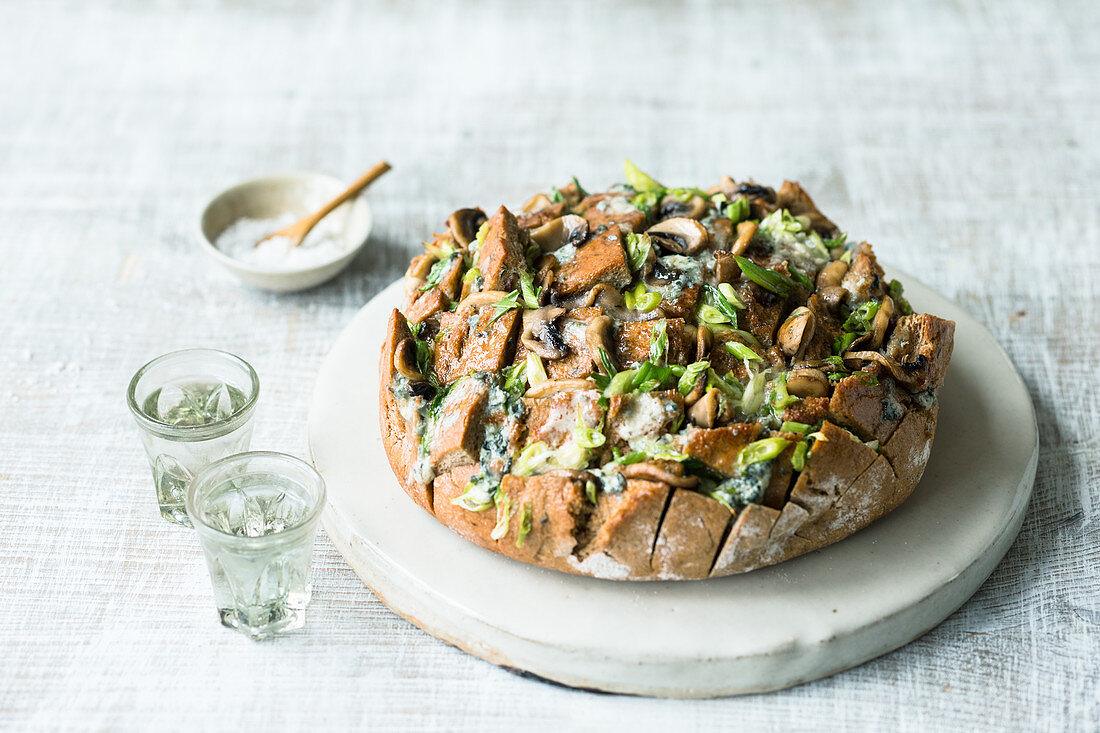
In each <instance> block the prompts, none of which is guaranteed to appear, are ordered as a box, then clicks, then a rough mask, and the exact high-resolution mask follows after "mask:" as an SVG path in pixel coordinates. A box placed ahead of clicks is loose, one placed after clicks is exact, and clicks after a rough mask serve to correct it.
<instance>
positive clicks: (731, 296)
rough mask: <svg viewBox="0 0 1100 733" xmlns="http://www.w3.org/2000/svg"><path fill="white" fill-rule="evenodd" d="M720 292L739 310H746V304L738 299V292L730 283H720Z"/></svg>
mask: <svg viewBox="0 0 1100 733" xmlns="http://www.w3.org/2000/svg"><path fill="white" fill-rule="evenodd" d="M718 292H720V293H721V294H722V297H723V298H725V300H726V302H727V303H729V304H730V305H732V306H733V307H734V308H737V309H739V310H745V304H744V303H743V302H742V301H741V298H740V297H738V295H737V291H736V290H734V289H733V285H731V284H729V283H718Z"/></svg>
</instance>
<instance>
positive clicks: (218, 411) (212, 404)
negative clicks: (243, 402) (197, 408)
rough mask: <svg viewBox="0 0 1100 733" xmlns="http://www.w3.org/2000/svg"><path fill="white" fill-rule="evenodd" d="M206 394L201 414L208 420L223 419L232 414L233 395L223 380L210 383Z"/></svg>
mask: <svg viewBox="0 0 1100 733" xmlns="http://www.w3.org/2000/svg"><path fill="white" fill-rule="evenodd" d="M209 390H210V391H209V392H208V393H207V394H206V400H205V404H204V405H203V414H204V417H206V419H207V420H209V421H214V420H225V419H226V418H228V417H230V416H231V415H232V414H233V395H232V394H230V392H229V386H228V385H226V384H225V383H224V382H223V383H219V384H214V385H210V387H209Z"/></svg>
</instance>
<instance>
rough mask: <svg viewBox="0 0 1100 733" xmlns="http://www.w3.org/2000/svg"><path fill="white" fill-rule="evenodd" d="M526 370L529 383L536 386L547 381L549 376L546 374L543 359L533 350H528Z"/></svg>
mask: <svg viewBox="0 0 1100 733" xmlns="http://www.w3.org/2000/svg"><path fill="white" fill-rule="evenodd" d="M526 367H527V368H526V369H525V370H524V372H525V373H526V375H527V383H528V384H530V385H531V386H532V387H534V386H535V385H536V384H538V383H540V382H545V381H546V380H547V379H548V377H547V376H546V368H545V367H543V365H542V359H541V358H540V357H539V355H538V354H536V353H535V352H533V351H529V352H527V365H526Z"/></svg>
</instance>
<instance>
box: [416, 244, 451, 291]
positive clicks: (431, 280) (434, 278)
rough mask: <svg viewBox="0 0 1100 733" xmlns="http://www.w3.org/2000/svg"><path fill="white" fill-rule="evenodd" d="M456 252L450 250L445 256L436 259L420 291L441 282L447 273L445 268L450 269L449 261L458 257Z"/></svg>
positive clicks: (429, 288)
mask: <svg viewBox="0 0 1100 733" xmlns="http://www.w3.org/2000/svg"><path fill="white" fill-rule="evenodd" d="M458 256H459V255H458V253H457V252H455V251H453V250H452V251H451V253H450V254H448V255H447V256H446V257H444V258H443V259H441V260H436V262H435V264H434V265H432V269H431V270H429V271H428V278H427V280H425V281H424V284H423V285H421V286H420V290H421V291H426V290H431V289H432V288H434V287H435V286H437V285H439V283H441V282H443V276H444V275H446V274H447V270H448V269H450V267H451V263H452V262H454V261H455V259H457V258H458Z"/></svg>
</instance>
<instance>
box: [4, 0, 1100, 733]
mask: <svg viewBox="0 0 1100 733" xmlns="http://www.w3.org/2000/svg"><path fill="white" fill-rule="evenodd" d="M1098 38H1100V6H1098V5H1097V4H1096V3H1095V2H1090V1H1089V0H1079V1H1078V2H1058V3H1029V2H1024V1H1023V0H1010V1H1006V2H1001V3H992V2H989V3H983V2H975V3H958V2H948V1H944V2H933V3H920V4H912V5H910V4H906V3H900V2H899V3H891V2H874V1H872V0H865V1H859V0H857V1H852V2H846V1H842V0H833V1H826V2H822V3H814V2H808V1H807V2H794V3H758V4H754V5H747V4H746V5H742V4H732V3H719V2H702V1H700V2H683V3H671V2H669V3H664V2H643V3H626V2H607V3H601V4H595V3H591V4H590V3H586V2H581V1H579V0H576V1H574V0H563V1H562V2H558V3H555V4H553V5H552V6H545V5H539V6H536V5H534V4H526V3H525V4H519V3H516V4H512V3H506V2H503V0H498V1H497V2H484V3H481V2H478V3H457V2H454V3H411V2H408V3H397V2H392V1H391V2H376V3H352V2H335V3H327V4H323V5H322V4H315V3H311V2H305V1H304V0H303V1H301V2H295V1H293V0H287V1H284V2H273V3H269V2H260V1H259V0H243V1H238V2H227V3H224V4H219V3H214V2H199V3H183V2H179V1H178V0H169V1H168V2H162V3H156V4H151V3H150V4H145V3H127V2H101V3H77V2H70V3H45V2H43V3H33V4H32V3H16V2H6V3H0V99H2V100H3V102H2V104H0V223H2V225H3V231H4V235H5V236H4V237H3V240H2V244H0V247H2V248H3V249H2V251H3V266H2V267H0V316H2V319H3V323H4V324H5V326H6V328H7V331H8V335H7V338H5V339H4V340H3V342H0V365H2V367H3V369H4V373H5V376H4V378H3V379H2V380H0V396H2V399H0V440H2V445H3V458H2V459H0V486H2V487H3V491H2V492H0V608H2V609H3V617H4V622H3V624H2V625H0V725H2V726H4V727H9V728H12V729H46V728H99V729H103V728H110V729H119V730H127V729H146V728H152V727H154V726H156V727H160V728H176V727H192V728H200V727H201V728H204V729H214V728H230V727H235V728H241V727H244V726H246V725H247V726H248V727H253V728H259V727H260V726H268V727H276V726H277V727H280V728H284V727H285V728H302V727H305V726H306V725H307V724H318V723H319V724H323V725H326V726H329V727H334V728H348V727H355V726H362V725H364V724H370V725H372V726H373V727H378V728H387V729H397V728H400V729H424V730H435V729H444V728H445V729H452V730H477V731H494V730H515V729H516V728H517V727H519V726H521V725H522V726H525V727H530V728H532V729H547V728H555V729H561V728H568V729H578V730H609V729H617V728H619V727H622V726H625V725H628V724H629V726H630V727H631V728H634V729H653V730H657V729H661V730H670V729H684V728H711V727H721V726H724V725H736V726H737V727H743V728H748V729H753V728H771V729H783V730H795V729H799V730H802V729H806V728H812V727H819V728H822V729H829V730H832V729H836V728H838V727H844V728H850V729H866V730H894V729H899V730H914V731H917V730H920V731H924V730H935V729H958V730H983V729H990V730H995V729H1006V728H1011V729H1021V730H1051V731H1062V730H1092V729H1095V727H1096V721H1097V720H1098V719H1100V571H1098V570H1097V567H1098V564H1100V562H1098V561H1100V550H1098V549H1097V548H1098V547H1100V543H1098V542H1097V540H1098V538H1100V534H1098V527H1100V506H1097V504H1098V503H1100V496H1098V489H1100V435H1098V420H1097V415H1098V414H1100V391H1098V390H1096V389H1094V388H1090V387H1088V385H1090V384H1092V383H1093V382H1094V378H1093V373H1094V370H1095V364H1096V363H1097V362H1098V361H1100V338H1098V337H1097V334H1096V330H1095V327H1094V324H1095V322H1096V320H1097V318H1098V317H1100V286H1098V285H1097V283H1098V282H1100V207H1098V206H1097V199H1098V195H1097V194H1098V184H1097V181H1098V180H1100V151H1098V146H1100V139H1098V134H1097V133H1098V131H1100V92H1098V85H1097V82H1096V77H1097V70H1098V69H1100V42H1098V41H1097V39H1098ZM624 156H629V157H631V158H633V159H634V160H635V161H636V162H637V163H638V164H639V165H641V166H642V167H643V168H645V169H647V170H650V171H652V172H653V173H654V174H655V175H657V176H659V177H660V178H661V179H663V180H665V181H668V182H670V183H684V184H695V183H703V182H706V181H709V180H713V179H717V177H718V176H719V175H721V174H722V173H730V174H734V175H738V176H746V175H751V176H754V177H756V178H757V179H758V180H761V181H765V182H772V183H776V184H778V183H779V182H780V181H781V180H782V178H783V177H788V178H792V179H797V180H800V181H801V182H802V183H803V185H804V186H805V187H806V188H807V189H808V190H809V191H810V192H811V194H812V195H813V196H814V198H815V200H816V201H817V202H818V204H819V205H820V206H821V207H822V209H823V210H824V211H825V212H826V213H827V214H828V215H829V216H830V217H831V218H833V219H834V220H835V221H837V222H838V223H839V224H840V225H841V226H842V228H844V229H847V230H848V231H850V232H852V234H853V236H858V237H862V238H866V239H868V240H870V241H872V242H873V243H874V244H875V248H876V251H877V252H878V253H879V255H880V256H881V257H882V258H883V259H884V260H885V261H887V262H889V263H891V264H894V265H896V266H898V267H901V268H903V269H905V270H908V271H909V272H912V273H915V274H917V275H918V276H919V277H920V278H921V279H923V280H924V281H926V282H928V283H930V284H931V285H933V286H934V287H936V288H937V289H938V290H940V291H941V292H943V293H944V294H946V295H947V296H949V297H951V298H954V299H955V300H956V301H958V302H960V303H961V304H963V305H964V306H965V307H966V308H967V309H968V310H969V311H970V312H972V313H973V314H974V315H975V316H976V317H977V318H978V319H979V320H981V321H982V322H983V323H985V325H986V326H988V327H989V328H990V329H991V330H992V331H993V333H994V334H995V335H996V336H997V337H998V339H999V340H1000V342H1001V343H1002V344H1004V346H1005V348H1006V349H1007V350H1008V352H1009V353H1010V355H1011V356H1012V358H1013V359H1014V360H1015V363H1016V364H1017V366H1018V367H1019V369H1020V372H1021V374H1022V375H1023V377H1024V379H1025V381H1026V382H1027V385H1028V387H1029V388H1030V389H1031V391H1032V394H1033V396H1034V400H1035V405H1036V410H1037V413H1038V420H1039V427H1040V431H1041V434H1042V453H1041V456H1040V464H1039V472H1038V478H1037V483H1036V488H1035V497H1034V499H1033V502H1032V508H1031V513H1030V515H1029V517H1028V518H1027V520H1026V521H1025V524H1024V528H1023V532H1022V534H1021V536H1020V539H1019V540H1018V541H1017V543H1016V544H1015V546H1014V547H1013V549H1012V550H1011V551H1010V553H1009V555H1008V556H1007V558H1006V559H1005V561H1004V562H1003V563H1002V564H1001V565H1000V567H999V568H998V569H997V570H996V571H995V572H994V574H993V576H992V577H991V578H990V580H989V581H988V582H987V583H986V584H985V586H984V587H983V588H982V589H981V591H980V592H979V593H978V594H977V595H976V596H975V597H974V598H973V599H972V600H971V601H970V602H969V603H967V604H966V605H965V606H964V607H963V608H962V609H961V610H960V611H959V612H957V613H956V614H955V615H953V616H952V617H951V618H950V619H948V620H947V621H946V622H945V623H944V624H942V625H941V626H940V627H939V628H937V629H935V630H934V631H932V632H931V633H929V634H927V635H926V636H925V637H923V638H922V639H920V640H918V641H916V642H914V643H913V644H910V645H909V646H907V647H905V648H903V649H901V650H899V651H897V652H895V653H893V654H890V655H887V656H885V657H883V658H881V659H878V660H875V661H873V662H871V663H869V664H866V665H864V666H862V667H859V668H857V669H854V670H851V671H849V672H846V673H843V674H840V675H837V676H835V677H832V678H830V679H826V680H822V681H820V682H816V683H813V684H810V685H806V686H803V687H800V688H797V689H793V690H789V691H787V692H783V693H778V694H774V695H768V696H762V697H752V698H742V699H730V700H722V701H713V702H694V703H684V702H673V701H659V700H647V699H632V698H622V697H609V696H603V695H594V694H590V693H584V692H576V691H569V690H565V689H561V688H557V687H553V686H550V685H546V684H541V683H539V682H536V681H532V680H527V679H521V678H519V677H516V676H514V675H511V674H509V673H508V672H506V671H504V670H501V669H498V668H496V667H493V666H491V665H489V664H486V663H484V662H481V661H479V660H477V659H474V658H473V657H470V656H467V655H465V654H463V653H461V652H458V651H456V650H454V649H452V648H450V647H448V646H446V645H445V644H443V643H442V642H439V641H436V640H435V639H433V638H431V637H429V636H427V635H426V634H423V633H422V632H420V631H419V630H417V629H415V628H413V627H411V626H410V625H409V624H407V623H406V622H404V621H402V620H400V619H399V618H397V617H396V616H394V615H393V614H391V613H390V612H389V611H388V610H387V609H386V608H385V607H384V606H382V604H381V603H380V602H379V601H378V600H377V599H375V598H374V597H373V596H372V594H371V593H370V592H369V591H368V590H367V589H366V588H364V587H363V585H362V584H361V583H360V582H359V580H358V579H357V578H356V577H355V576H354V575H353V574H352V573H351V571H350V570H349V569H348V568H347V566H346V565H345V564H344V563H343V561H342V559H341V558H340V556H339V555H338V554H336V552H335V551H334V550H333V549H332V547H331V545H330V544H329V543H328V542H327V540H326V539H324V538H323V537H322V538H321V539H320V540H319V542H318V558H317V561H316V566H315V571H316V576H315V601H314V603H313V605H312V606H311V608H310V620H309V624H308V627H307V629H306V630H305V631H304V632H302V633H298V634H296V635H292V636H287V637H285V638H283V639H279V640H276V641H274V642H271V643H259V644H257V643H253V642H250V641H249V640H248V639H246V638H244V637H243V636H240V635H237V634H234V633H232V632H229V631H227V630H224V629H222V628H221V627H220V626H218V625H217V622H216V620H215V614H214V611H213V606H212V603H211V595H210V586H209V581H208V578H207V573H206V568H205V566H204V563H203V561H202V558H201V554H200V551H199V548H198V545H197V543H196V542H195V540H194V538H193V537H192V535H191V534H190V533H189V532H187V531H185V530H182V529H179V528H176V527H173V526H170V525H168V524H166V523H165V522H163V521H162V520H161V519H160V518H159V517H158V515H157V514H156V512H155V508H154V504H153V491H152V486H151V480H150V476H149V472H148V469H147V467H146V465H145V459H144V456H143V455H142V452H141V448H140V445H139V443H138V440H137V435H136V428H135V427H134V426H133V425H132V424H131V418H130V416H129V415H128V414H127V412H126V410H125V406H124V400H123V389H124V387H125V384H126V382H127V380H128V379H129V377H130V375H131V374H132V373H133V371H134V370H135V369H136V368H137V367H138V366H140V365H141V364H142V363H143V362H144V361H145V360H147V359H149V358H151V357H153V356H155V355H157V354H159V353H162V352H164V351H168V350H170V349H174V348H180V347H185V346H192V345H208V346H217V347H220V348H224V349H227V350H230V351H233V352H235V353H238V354H240V355H242V356H244V357H245V358H246V359H248V360H249V361H250V362H251V363H252V364H253V365H254V366H255V367H256V368H257V370H258V371H259V373H260V376H261V380H262V383H263V393H262V396H261V401H260V406H259V410H258V413H257V429H256V437H255V441H254V445H255V446H256V447H258V448H264V449H274V450H283V451H287V452H291V453H296V454H298V455H303V454H304V452H305V417H306V410H307V407H308V403H309V397H310V391H311V389H312V380H313V375H314V374H315V372H316V369H317V367H318V365H319V364H320V360H321V358H322V356H323V355H324V353H325V352H326V350H327V348H328V346H329V344H331V343H332V341H333V340H334V338H335V337H336V335H337V334H338V333H339V331H340V329H341V328H342V326H343V325H344V324H345V323H346V322H347V321H348V320H349V319H350V317H351V316H352V314H353V313H355V311H356V310H357V309H358V308H359V307H360V305H362V303H364V302H365V301H366V300H367V299H368V298H369V297H371V296H372V295H374V294H375V293H377V292H378V291H379V290H380V289H381V288H382V286H383V285H385V284H386V283H388V282H390V281H392V280H393V279H395V278H396V277H398V276H399V275H400V274H401V272H402V271H403V269H404V267H405V263H406V262H407V260H408V258H409V256H410V255H411V254H412V253H413V252H414V251H415V250H416V248H417V246H418V243H419V242H420V241H421V240H422V239H423V238H425V237H426V236H427V235H428V234H429V233H430V232H432V231H435V230H439V229H441V228H442V226H443V222H444V220H445V218H446V216H447V214H448V213H449V212H450V211H451V210H452V209H454V208H457V207H459V206H464V205H471V204H481V205H483V206H493V205H495V204H496V203H498V202H507V203H511V204H518V203H521V202H522V201H523V200H524V199H525V198H526V196H527V195H528V194H529V193H530V192H531V191H533V190H540V189H545V188H546V187H547V186H549V185H550V184H552V183H559V182H562V181H565V180H567V179H568V176H570V175H572V174H576V175H578V176H579V177H580V179H581V181H582V182H584V181H586V180H588V181H592V182H593V183H594V184H596V183H599V184H603V183H605V182H608V181H610V180H613V179H614V178H616V177H617V176H618V170H619V165H620V163H621V160H622V158H623V157H624ZM381 157H385V158H387V159H388V160H389V161H390V162H391V163H393V165H394V171H393V172H392V173H390V174H389V175H387V176H386V177H385V178H384V179H383V180H382V181H380V182H379V183H378V184H377V185H376V186H375V187H373V188H372V190H371V193H370V200H371V202H372V204H373V206H374V213H375V235H374V237H373V238H372V242H371V244H370V246H369V247H368V248H367V250H366V251H365V253H364V254H363V255H362V256H361V257H360V258H359V259H358V261H357V262H356V263H355V265H354V267H353V269H352V270H351V271H349V272H348V273H346V274H345V275H344V276H342V277H341V278H339V279H338V280H336V281H334V282H332V283H330V284H328V285H325V286H322V287H320V288H317V289H315V290H313V291H311V292H308V293H303V294H298V295H290V296H273V295H267V294H263V293H258V292H251V291H248V290H245V289H243V288H242V287H241V286H239V285H238V284H236V283H235V282H233V281H231V280H229V279H228V276H227V275H223V274H222V273H220V272H219V271H216V270H215V269H214V268H213V266H212V265H211V264H209V263H208V262H207V261H206V260H205V258H203V257H201V255H200V253H199V251H198V249H197V247H196V246H195V243H194V241H193V239H194V237H195V236H197V235H196V229H197V223H196V222H197V218H198V213H199V210H200V208H201V206H202V205H203V204H204V203H205V202H206V200H207V199H208V198H209V197H210V196H212V195H213V194H214V193H215V192H216V191H217V190H219V189H220V188H223V187H225V186H227V185H230V184H232V183H234V182H236V181H238V180H240V179H242V178H245V177H249V176H252V175H255V174H261V173H265V172H269V171H273V170H286V169H311V170H319V171H324V172H331V173H334V174H337V175H340V176H342V177H344V178H345V179H347V180H351V179H352V178H354V177H355V176H356V175H358V174H359V173H361V172H362V170H363V169H365V168H366V167H367V166H368V165H370V164H371V163H373V162H374V161H376V160H378V159H379V158H381ZM918 490H919V489H918ZM917 549H918V548H914V550H915V551H916V550H917ZM726 633H734V632H733V631H727V632H726Z"/></svg>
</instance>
